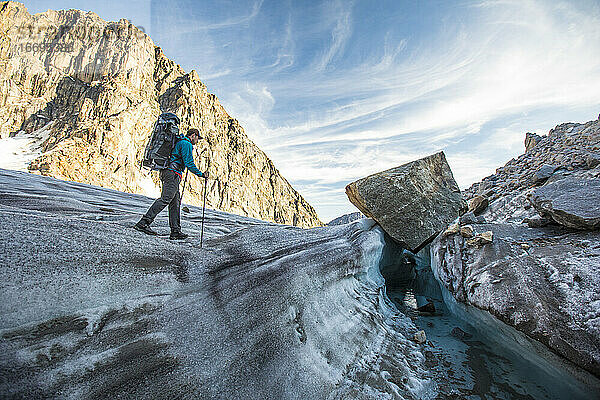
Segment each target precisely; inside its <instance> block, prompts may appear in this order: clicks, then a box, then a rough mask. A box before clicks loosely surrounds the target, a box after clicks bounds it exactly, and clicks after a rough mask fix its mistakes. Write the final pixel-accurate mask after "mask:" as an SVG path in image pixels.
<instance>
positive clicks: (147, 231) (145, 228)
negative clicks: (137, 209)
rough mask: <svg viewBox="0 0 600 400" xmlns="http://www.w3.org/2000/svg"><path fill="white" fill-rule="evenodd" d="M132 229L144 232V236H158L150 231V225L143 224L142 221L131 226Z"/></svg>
mask: <svg viewBox="0 0 600 400" xmlns="http://www.w3.org/2000/svg"><path fill="white" fill-rule="evenodd" d="M133 229H135V230H136V231H140V232H144V233H145V234H146V235H153V236H156V235H158V233H156V232H154V231H153V230H152V229H150V225H148V224H146V223H144V222H143V221H140V222H138V223H137V224H135V225H134V226H133Z"/></svg>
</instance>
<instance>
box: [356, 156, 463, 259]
mask: <svg viewBox="0 0 600 400" xmlns="http://www.w3.org/2000/svg"><path fill="white" fill-rule="evenodd" d="M346 194H347V195H348V198H349V199H350V201H351V202H352V204H354V205H355V206H356V207H357V208H358V209H359V210H360V211H362V213H363V214H365V215H366V216H368V217H370V218H373V219H374V220H375V221H377V222H378V223H379V225H381V227H382V228H383V230H384V231H386V232H387V233H388V234H389V235H390V236H391V237H392V238H394V240H396V241H398V242H400V243H401V244H402V245H404V246H405V247H406V248H408V249H409V250H411V251H412V252H414V253H417V252H418V251H419V250H420V249H421V248H422V247H423V246H425V245H426V244H427V243H428V242H429V241H430V240H431V239H432V238H433V237H434V236H435V235H437V233H439V232H440V231H441V230H442V229H444V228H445V227H446V225H447V224H448V223H449V222H451V221H452V220H454V219H455V218H456V217H458V216H459V215H460V214H461V213H462V212H463V211H464V210H465V208H466V204H465V202H464V201H463V200H462V196H461V194H460V190H459V188H458V185H457V184H456V181H455V180H454V177H453V176H452V171H451V170H450V166H449V165H448V163H447V162H446V157H445V155H444V153H443V152H440V153H437V154H434V155H431V156H428V157H425V158H422V159H420V160H417V161H413V162H410V163H408V164H404V165H402V166H399V167H396V168H392V169H389V170H387V171H383V172H379V173H377V174H374V175H371V176H368V177H366V178H362V179H360V180H358V181H356V182H352V183H350V184H349V185H348V186H346Z"/></svg>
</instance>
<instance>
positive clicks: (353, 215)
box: [327, 211, 366, 226]
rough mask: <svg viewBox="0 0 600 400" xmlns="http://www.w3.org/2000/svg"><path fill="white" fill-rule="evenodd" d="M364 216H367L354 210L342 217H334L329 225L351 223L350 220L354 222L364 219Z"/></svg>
mask: <svg viewBox="0 0 600 400" xmlns="http://www.w3.org/2000/svg"><path fill="white" fill-rule="evenodd" d="M362 218H366V217H365V216H364V215H363V213H361V212H360V211H357V212H353V213H350V214H344V215H342V216H340V217H337V218H334V219H332V220H331V221H329V222H328V223H327V226H333V225H344V224H349V223H350V222H354V221H356V220H359V219H362Z"/></svg>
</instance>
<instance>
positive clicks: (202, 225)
mask: <svg viewBox="0 0 600 400" xmlns="http://www.w3.org/2000/svg"><path fill="white" fill-rule="evenodd" d="M206 182H208V178H206V177H204V202H203V204H202V224H201V228H200V248H202V239H203V238H204V210H205V209H206Z"/></svg>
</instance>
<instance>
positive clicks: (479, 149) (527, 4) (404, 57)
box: [24, 0, 600, 222]
mask: <svg viewBox="0 0 600 400" xmlns="http://www.w3.org/2000/svg"><path fill="white" fill-rule="evenodd" d="M24 3H25V5H26V6H27V8H28V9H29V11H30V12H31V13H36V12H43V11H46V10H47V9H48V8H52V9H63V8H78V9H82V10H90V11H94V12H96V13H97V14H98V15H100V17H102V18H104V19H106V20H112V21H116V20H119V19H120V18H127V19H129V20H130V21H131V22H132V23H134V24H135V25H138V26H141V27H143V28H144V31H145V32H146V33H148V34H149V35H150V37H151V38H152V40H153V41H154V43H155V44H157V45H158V46H161V47H162V49H163V51H164V53H165V54H166V55H167V56H168V57H169V58H171V59H172V60H174V61H175V62H177V63H178V64H180V65H181V66H182V67H183V68H184V70H185V71H186V72H189V71H191V70H192V69H194V70H196V71H197V72H198V75H199V76H200V79H201V80H202V81H203V82H204V83H205V84H206V85H207V87H208V90H209V91H210V92H211V93H214V94H215V95H216V96H217V97H218V98H219V100H220V101H221V103H222V104H223V105H224V106H225V108H226V109H227V111H228V112H229V114H230V115H231V116H232V117H234V118H236V119H238V120H239V121H240V123H241V124H242V126H243V127H244V129H245V131H246V134H247V135H248V136H249V137H250V139H252V140H253V141H254V142H255V143H256V144H257V145H258V146H259V147H260V148H261V149H262V150H263V151H265V153H266V154H267V156H269V158H271V160H273V162H274V163H275V166H276V167H277V168H278V169H279V171H280V172H281V174H282V175H283V176H284V177H285V178H286V179H287V180H288V181H289V182H290V183H291V184H292V186H293V187H294V188H295V189H296V190H298V191H299V192H300V194H301V195H302V196H303V197H304V198H305V199H306V200H307V201H308V202H309V203H310V204H311V205H312V206H313V207H314V208H315V209H316V211H317V213H318V215H319V218H320V219H321V220H322V221H324V222H327V221H329V220H331V219H333V218H335V217H337V216H340V215H342V214H346V213H349V212H354V211H357V209H356V208H355V207H354V206H353V205H352V204H351V203H350V202H349V201H348V199H347V197H346V194H345V191H344V188H345V186H346V185H347V184H348V183H350V182H352V181H354V180H356V179H359V178H362V177H365V176H367V175H370V174H373V173H376V172H379V171H382V170H386V169H389V168H393V167H396V166H399V165H401V164H404V163H406V162H409V161H412V160H416V159H418V158H421V157H425V156H427V155H430V154H433V153H436V152H438V151H444V153H445V154H446V158H447V159H448V163H449V164H450V166H451V168H452V171H453V174H454V177H455V179H456V181H457V182H458V184H459V186H460V187H461V188H467V187H469V186H470V185H471V184H472V183H474V182H477V181H479V180H481V179H482V178H483V177H485V176H488V175H490V174H493V173H494V172H495V170H496V168H498V167H500V166H502V165H504V164H505V163H506V162H507V161H509V160H510V159H511V158H513V157H518V156H519V155H520V154H522V153H523V152H524V144H523V142H524V139H525V133H526V132H536V133H538V134H547V133H548V131H549V130H550V129H552V128H553V127H554V126H556V125H558V124H560V123H563V122H586V121H589V120H593V119H596V118H598V114H599V113H600V1H599V0H583V1H552V0H548V1H535V0H518V1H511V0H479V1H475V0H473V1H424V0H423V1H403V0H395V1H388V0H379V1H373V0H371V1H367V0H364V1H358V0H357V1H338V0H333V1H308V0H306V1H289V0H279V1H277V0H274V1H268V0H264V1H260V0H257V1H245V0H236V1H220V0H211V1H204V0H201V1H191V0H189V1H172V0H161V1H143V0H129V1H119V2H110V1H103V2H95V1H67V0H53V1H47V0H44V1H24Z"/></svg>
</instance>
